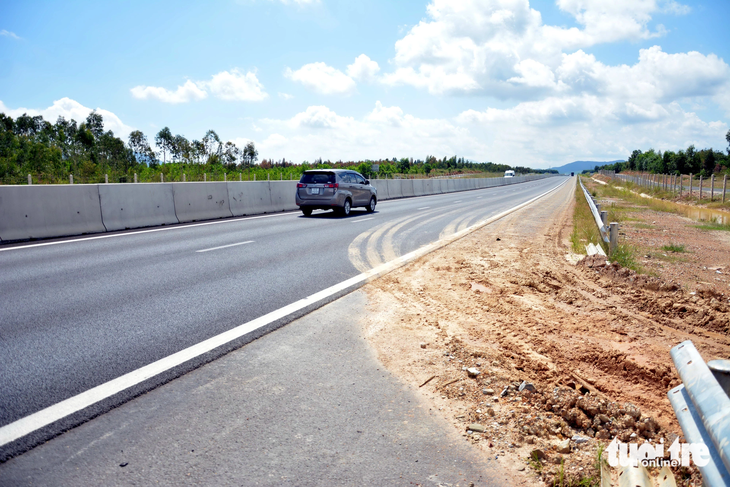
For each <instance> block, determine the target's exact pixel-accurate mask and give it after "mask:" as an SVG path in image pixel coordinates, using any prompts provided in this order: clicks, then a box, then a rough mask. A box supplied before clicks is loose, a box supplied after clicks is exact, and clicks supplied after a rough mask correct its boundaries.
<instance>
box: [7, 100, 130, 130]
mask: <svg viewBox="0 0 730 487" xmlns="http://www.w3.org/2000/svg"><path fill="white" fill-rule="evenodd" d="M92 111H93V110H92V109H91V108H89V107H85V106H84V105H82V104H81V103H79V102H77V101H76V100H72V99H71V98H67V97H64V98H61V99H60V100H56V101H54V102H53V105H51V106H50V107H48V108H43V109H34V108H13V109H11V108H8V107H6V106H5V105H4V104H3V102H2V101H0V112H2V113H5V114H7V115H9V116H11V117H13V118H17V117H19V116H21V115H23V114H24V113H25V114H27V115H30V116H33V117H34V116H37V115H41V116H43V119H44V120H46V121H48V122H51V123H56V120H58V117H63V118H65V119H66V120H76V121H77V122H79V123H81V122H83V121H84V120H86V117H88V116H89V113H91V112H92ZM96 113H98V114H100V115H101V116H102V117H103V119H104V128H105V129H106V130H111V131H112V132H114V134H115V135H116V136H117V137H121V138H122V139H125V138H126V137H127V136H128V135H129V133H130V132H131V131H132V130H134V129H133V128H132V127H130V126H128V125H126V124H125V123H123V122H122V121H121V119H120V118H119V117H118V116H117V115H116V114H114V113H112V112H110V111H109V110H104V109H103V108H97V109H96Z"/></svg>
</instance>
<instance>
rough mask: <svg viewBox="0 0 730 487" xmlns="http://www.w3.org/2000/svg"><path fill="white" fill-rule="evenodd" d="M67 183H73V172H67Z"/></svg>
mask: <svg viewBox="0 0 730 487" xmlns="http://www.w3.org/2000/svg"><path fill="white" fill-rule="evenodd" d="M68 183H69V184H73V183H74V175H73V174H69V175H68Z"/></svg>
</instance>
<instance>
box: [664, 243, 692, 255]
mask: <svg viewBox="0 0 730 487" xmlns="http://www.w3.org/2000/svg"><path fill="white" fill-rule="evenodd" d="M662 250H664V251H665V252H674V253H675V254H677V253H684V252H687V247H686V246H685V245H684V244H675V243H671V242H670V243H669V245H662Z"/></svg>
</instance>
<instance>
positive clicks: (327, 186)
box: [324, 183, 340, 189]
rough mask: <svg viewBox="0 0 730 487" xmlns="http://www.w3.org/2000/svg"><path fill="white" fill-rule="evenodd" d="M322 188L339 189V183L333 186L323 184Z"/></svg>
mask: <svg viewBox="0 0 730 487" xmlns="http://www.w3.org/2000/svg"><path fill="white" fill-rule="evenodd" d="M324 187H325V188H334V189H337V188H339V187H340V184H339V183H335V184H325V185H324Z"/></svg>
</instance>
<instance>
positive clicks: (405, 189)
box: [401, 179, 416, 198]
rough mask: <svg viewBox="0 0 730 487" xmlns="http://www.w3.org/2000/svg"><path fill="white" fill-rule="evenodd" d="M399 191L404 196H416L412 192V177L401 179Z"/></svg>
mask: <svg viewBox="0 0 730 487" xmlns="http://www.w3.org/2000/svg"><path fill="white" fill-rule="evenodd" d="M401 192H402V193H403V197H404V198H410V197H411V196H416V194H415V193H414V192H413V180H412V179H402V180H401Z"/></svg>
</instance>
